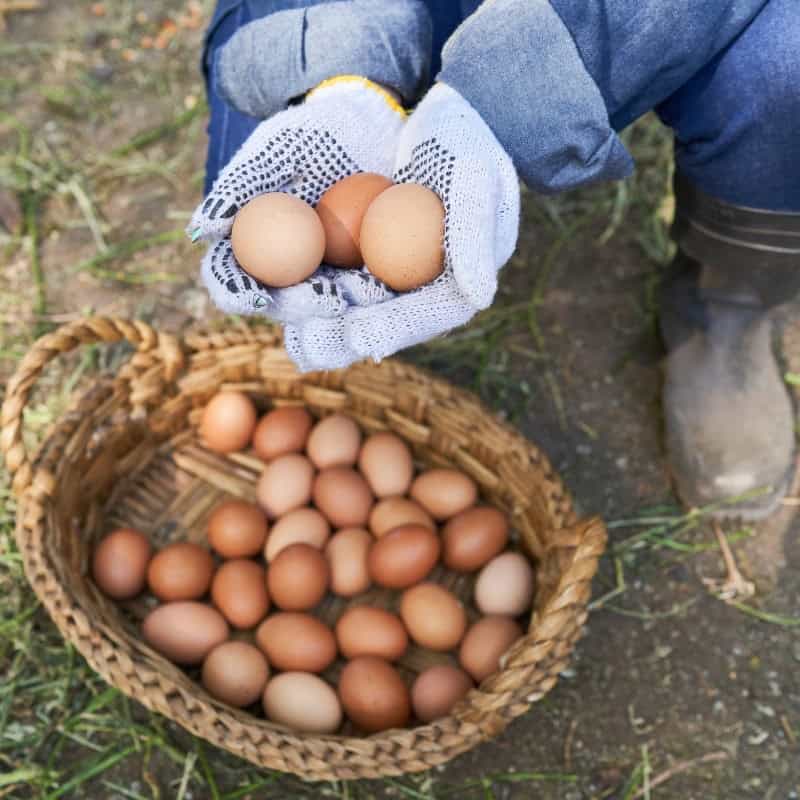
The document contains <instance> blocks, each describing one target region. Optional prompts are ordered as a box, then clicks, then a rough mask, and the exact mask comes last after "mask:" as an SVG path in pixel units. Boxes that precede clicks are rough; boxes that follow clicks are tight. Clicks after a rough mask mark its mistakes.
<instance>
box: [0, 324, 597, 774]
mask: <svg viewBox="0 0 800 800" xmlns="http://www.w3.org/2000/svg"><path fill="white" fill-rule="evenodd" d="M122 340H127V341H128V342H130V343H131V344H132V345H134V347H135V348H136V351H135V353H134V355H133V356H132V357H131V358H130V359H129V360H128V361H127V362H126V363H125V364H124V366H123V367H122V368H121V369H120V370H119V371H118V373H117V375H116V376H114V377H111V378H105V379H101V380H99V381H98V382H97V383H95V384H94V385H93V386H92V387H91V388H90V389H89V390H88V391H86V392H84V393H83V394H81V395H79V396H78V397H76V398H75V399H74V400H73V402H72V404H71V406H70V408H69V409H68V410H67V411H66V412H65V413H64V414H63V415H62V417H61V418H60V419H59V420H58V421H57V423H56V424H55V426H54V427H53V429H52V430H51V431H50V432H49V434H48V436H47V437H46V439H45V441H44V443H43V445H42V446H41V447H40V449H39V451H38V453H37V454H36V455H35V457H34V458H32V459H29V458H28V455H27V453H26V450H25V447H24V444H23V440H22V418H23V412H24V409H25V406H26V403H27V400H28V396H29V394H30V390H31V388H32V386H33V384H34V383H35V381H36V379H37V378H38V376H39V374H40V373H41V371H42V369H43V368H44V367H45V365H46V364H47V363H48V362H50V361H51V360H53V359H54V358H56V357H57V356H58V355H59V354H61V353H65V352H67V351H70V350H72V349H75V348H76V347H78V346H81V345H84V344H90V343H94V342H107V343H111V342H118V341H122ZM220 388H231V389H234V388H235V389H239V390H242V391H246V392H248V393H249V394H250V395H251V396H252V397H253V398H254V399H255V400H256V401H257V402H259V403H261V405H262V406H266V405H267V404H269V405H281V404H287V403H294V404H297V403H302V404H304V405H306V406H307V407H308V408H309V409H310V410H311V411H312V412H313V413H315V414H316V415H318V416H322V415H324V414H327V413H331V412H334V411H342V412H345V413H347V414H349V415H350V416H352V417H353V418H354V419H355V420H356V421H357V422H358V423H359V424H360V425H361V427H362V428H363V429H364V430H365V431H366V432H368V433H371V432H374V431H378V430H392V431H394V432H395V433H397V434H398V435H400V436H401V437H403V438H404V439H405V440H406V441H407V442H408V443H409V444H410V445H411V446H412V449H413V451H414V455H415V458H416V459H417V460H418V461H419V462H420V463H423V464H426V465H428V466H453V467H456V468H458V469H461V470H463V471H465V472H466V473H468V474H469V475H471V476H472V477H473V478H474V479H475V480H476V482H477V483H478V484H479V486H480V487H481V491H482V494H483V496H484V498H485V499H486V500H487V501H488V502H489V503H492V504H494V505H496V506H498V507H499V508H501V509H503V510H505V511H506V512H507V513H508V514H509V517H510V519H511V523H512V526H513V527H514V529H515V530H516V531H517V533H518V534H519V539H520V541H519V543H518V544H519V545H520V546H521V547H522V549H524V550H525V551H526V552H527V553H528V554H529V555H530V557H531V558H532V559H533V561H534V562H535V564H536V568H537V586H538V588H537V594H536V598H535V603H534V610H533V612H532V615H531V618H530V623H529V626H528V630H527V632H526V635H525V636H524V637H523V638H521V639H520V640H519V641H517V642H516V643H515V645H514V646H513V647H512V649H511V650H510V651H509V653H508V654H507V656H506V657H505V659H504V663H503V666H502V668H501V669H500V670H499V671H498V672H496V673H495V674H494V675H492V676H490V677H489V678H487V679H486V680H485V681H484V682H483V683H482V684H481V685H480V687H478V688H476V689H473V690H472V691H470V692H469V694H468V695H467V696H466V697H465V698H464V699H463V700H462V701H461V702H460V703H459V704H458V705H457V706H456V707H455V708H454V709H453V711H452V713H451V714H450V715H449V716H448V717H445V718H443V719H440V720H437V721H436V722H434V723H432V724H428V725H424V726H420V727H416V728H412V729H408V730H392V731H385V732H383V733H379V734H375V735H372V736H369V737H367V738H362V737H358V736H355V735H349V736H348V735H339V736H317V735H314V736H312V735H305V734H297V733H292V732H290V731H287V730H286V729H284V728H281V727H280V726H277V725H274V724H272V723H270V722H268V721H266V720H263V719H259V718H256V717H254V716H253V715H251V714H249V713H247V712H245V711H238V710H235V709H232V708H230V707H228V706H226V705H224V704H222V703H220V702H218V701H216V700H214V699H213V698H212V697H211V696H210V695H208V694H207V693H206V692H205V691H204V690H203V689H202V687H200V686H199V684H198V683H196V682H195V681H193V680H192V679H191V678H190V677H189V676H188V675H187V674H186V673H185V672H183V671H182V670H180V669H179V668H177V667H175V666H174V665H172V664H171V663H169V662H168V661H166V659H164V658H163V657H161V656H159V655H158V654H157V653H155V652H154V651H153V650H151V649H150V648H149V647H148V646H147V645H145V644H144V643H143V642H142V641H141V640H140V638H139V635H138V625H137V621H136V620H137V619H138V618H141V616H142V615H143V614H144V613H145V611H146V609H145V608H144V607H143V606H142V605H141V602H140V601H137V602H134V603H131V604H129V605H126V607H125V608H122V607H121V606H120V605H118V604H116V603H114V602H112V601H110V600H109V599H107V598H106V597H104V596H103V595H102V594H101V593H100V592H99V591H98V590H97V589H96V588H95V586H94V584H93V583H92V582H91V580H89V578H88V577H87V575H88V564H89V559H90V554H91V550H92V547H93V545H94V543H95V542H96V541H97V539H98V538H99V537H100V536H101V535H102V534H103V533H105V532H107V531H108V530H109V529H110V528H111V527H113V526H117V525H123V524H126V525H132V526H136V527H141V528H142V529H143V530H145V531H148V532H151V533H153V536H154V538H155V539H156V541H157V543H158V544H163V543H164V542H165V541H166V540H168V539H171V538H175V539H179V538H190V539H191V538H193V537H194V538H195V540H198V541H199V540H202V536H203V530H204V527H203V525H202V522H203V520H204V519H205V518H206V517H207V515H208V513H209V512H210V510H211V509H212V508H213V506H214V505H215V504H216V503H217V502H219V500H221V499H222V498H223V497H225V496H229V495H236V496H239V497H244V498H246V499H252V498H253V496H254V486H253V483H254V480H255V477H256V476H257V474H258V470H259V468H260V466H261V462H259V461H258V460H257V459H255V458H253V457H252V456H250V455H248V454H234V455H231V456H227V457H221V456H219V455H216V454H212V453H210V452H208V451H206V450H205V449H204V448H203V447H202V446H201V445H200V443H199V439H198V437H197V431H196V426H197V422H198V420H199V414H200V411H201V409H202V407H203V406H204V404H205V403H206V402H207V401H208V399H209V398H210V397H211V396H212V395H213V394H214V393H215V392H217V391H218V390H219V389H220ZM0 446H2V449H3V452H4V453H5V458H6V464H7V466H8V468H9V471H10V472H11V473H12V475H13V476H14V484H13V485H14V491H15V493H16V494H17V496H18V498H19V510H18V519H17V527H16V539H17V543H18V546H19V549H20V552H21V553H22V556H23V559H24V565H25V571H26V575H27V577H28V580H29V581H30V583H31V585H32V586H33V589H34V591H35V592H36V594H37V595H38V597H39V598H40V600H41V601H42V603H43V604H44V606H45V607H46V608H47V610H48V612H49V614H50V616H51V617H52V618H53V620H54V621H55V623H56V625H57V626H58V628H59V629H60V631H61V632H62V634H63V635H64V637H65V638H66V639H67V640H68V641H70V642H72V643H73V644H74V645H75V647H76V648H77V649H78V650H79V651H80V652H81V653H82V654H83V656H84V657H85V658H86V659H87V661H88V662H89V663H90V664H91V665H92V667H93V668H94V669H95V670H97V672H99V673H100V674H101V675H102V676H103V677H104V678H105V679H106V680H107V681H108V682H109V683H111V684H112V685H114V686H116V687H117V688H119V689H120V690H121V691H123V692H124V693H125V694H127V695H129V696H131V697H133V698H135V699H136V700H138V701H139V702H140V703H142V704H144V705H145V706H147V707H148V708H150V709H153V710H155V711H158V712H160V713H162V714H164V715H165V716H167V717H169V718H171V719H173V720H175V721H176V722H178V723H179V724H181V725H182V726H183V727H185V728H186V729H188V730H189V731H191V732H192V733H195V734H197V735H198V736H201V737H203V738H205V739H207V740H208V741H210V742H212V743H213V744H215V745H217V746H219V747H222V748H225V749H227V750H229V751H231V752H233V753H235V754H237V755H239V756H241V757H242V758H245V759H247V760H249V761H251V762H253V763H254V764H257V765H260V766H264V767H270V768H273V769H278V770H282V771H285V772H292V773H295V774H297V775H299V776H301V777H303V778H306V779H312V780H320V779H352V778H375V777H380V776H388V775H399V774H402V773H406V772H415V771H421V770H425V769H428V768H430V767H432V766H434V765H437V764H441V763H444V762H445V761H448V760H449V759H451V758H453V757H454V756H456V755H458V754H459V753H462V752H464V751H465V750H468V749H469V748H471V747H474V746H475V745H476V744H478V743H479V742H481V741H484V740H486V739H488V738H490V737H492V736H495V735H496V734H498V733H499V732H500V731H502V730H503V729H504V728H505V727H506V725H508V723H509V722H510V721H511V720H512V719H514V718H515V717H517V716H519V715H520V714H523V713H524V712H525V711H527V710H528V708H529V707H530V705H531V704H532V703H534V702H536V701H537V700H539V699H540V698H541V697H543V696H544V695H545V694H546V693H547V692H548V691H549V690H550V689H551V688H552V687H553V685H554V684H555V683H556V680H557V677H558V675H559V673H560V672H561V671H563V670H564V668H565V667H566V666H567V664H568V661H569V656H570V653H571V651H572V649H573V647H574V644H575V642H576V641H577V639H578V637H579V636H580V632H581V629H582V626H583V623H584V622H585V619H586V615H587V603H588V600H589V596H590V582H591V579H592V576H593V575H594V573H595V571H596V569H597V562H598V559H599V557H600V555H601V554H602V552H603V550H604V548H605V543H606V533H605V529H604V526H603V524H602V522H601V521H600V520H598V519H588V520H578V519H577V518H576V516H575V513H574V511H573V509H572V505H571V502H570V499H569V497H568V495H567V493H566V491H565V489H564V487H563V486H562V483H561V481H560V479H559V478H558V477H557V475H555V473H554V472H553V470H552V468H551V467H550V464H549V463H548V461H547V458H546V457H545V456H544V455H543V454H542V453H541V452H540V451H539V450H538V449H537V448H536V447H535V446H534V445H533V444H531V443H530V442H528V441H527V440H526V439H524V438H523V437H522V436H520V435H519V434H518V433H516V432H515V431H513V430H512V429H511V428H509V427H508V426H506V425H505V424H503V423H502V422H500V421H498V420H497V419H496V418H495V417H493V416H492V415H490V414H489V413H488V412H487V411H486V410H485V409H484V408H483V407H482V406H481V405H480V404H479V403H478V402H477V401H476V399H475V398H474V397H472V396H471V395H469V394H468V393H466V392H464V391H462V390H459V389H457V388H454V387H453V386H451V385H449V384H447V383H445V382H443V381H441V380H438V379H436V378H434V377H432V376H430V375H429V374H428V373H426V372H424V371H421V370H419V369H417V368H415V367H413V366H410V365H408V364H404V363H402V362H399V361H394V360H391V359H390V360H387V361H384V362H383V363H382V364H380V365H374V364H360V365H356V366H354V367H351V368H350V369H348V370H343V371H338V372H332V373H324V374H322V373H320V374H311V375H300V374H298V373H297V372H296V371H295V370H294V367H293V366H292V364H291V362H290V361H289V360H288V359H287V357H286V355H285V353H284V351H283V349H282V347H281V343H280V338H279V336H278V334H277V333H276V332H275V331H274V330H272V329H270V328H264V327H258V328H248V327H244V326H242V327H237V326H234V327H230V328H228V329H226V330H225V331H224V332H222V333H213V332H203V333H196V334H193V335H187V336H186V337H185V338H184V339H183V340H178V339H176V338H175V337H173V336H171V335H168V334H164V333H160V332H157V331H155V330H154V329H152V328H151V327H149V326H147V325H145V324H144V323H140V322H129V321H125V320H119V319H107V318H94V319H86V320H81V321H78V322H75V323H70V324H68V325H66V326H64V327H62V328H60V329H58V330H57V331H55V332H54V333H51V334H49V335H47V336H45V337H43V338H42V339H40V340H39V341H38V342H37V343H36V344H35V345H34V347H33V348H32V350H31V351H30V352H29V353H28V355H27V356H26V357H25V358H24V359H23V361H22V362H21V364H20V366H19V368H18V370H17V373H16V374H15V375H14V377H13V378H12V380H11V381H10V382H9V384H8V387H7V391H6V399H5V403H4V406H3V415H2V434H0ZM439 578H440V579H442V580H443V582H445V584H446V585H448V587H449V588H451V589H452V590H453V591H455V592H456V593H457V594H459V595H460V596H461V597H462V599H465V600H466V599H468V598H469V593H470V591H471V585H472V583H471V580H472V579H471V578H460V579H452V578H448V577H447V576H446V575H440V576H439ZM432 579H437V573H434V574H433V576H432ZM374 601H375V603H376V604H378V605H380V604H385V598H383V597H381V596H380V593H378V594H377V595H376V597H375V598H374ZM326 602H327V603H328V605H327V607H326V608H324V609H322V611H321V612H320V613H321V615H322V616H324V617H325V618H327V619H330V618H335V617H336V616H338V614H339V613H341V611H342V610H343V608H344V606H343V605H342V601H336V600H329V601H326ZM337 602H338V605H337ZM413 661H414V656H413V653H412V656H411V658H410V661H409V663H406V664H405V668H407V669H411V670H412V671H413V670H414V669H415V664H414V663H413ZM421 666H422V665H419V667H420V668H421Z"/></svg>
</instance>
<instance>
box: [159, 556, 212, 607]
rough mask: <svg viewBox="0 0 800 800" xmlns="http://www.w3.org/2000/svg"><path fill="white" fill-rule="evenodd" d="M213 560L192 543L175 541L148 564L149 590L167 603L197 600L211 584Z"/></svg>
mask: <svg viewBox="0 0 800 800" xmlns="http://www.w3.org/2000/svg"><path fill="white" fill-rule="evenodd" d="M213 573H214V559H213V558H212V557H211V553H209V552H208V550H206V549H205V547H200V545H199V544H194V543H193V542H174V543H173V544H170V545H167V546H166V547H165V548H164V549H163V550H159V551H158V552H157V553H156V554H155V555H154V556H153V558H152V560H151V561H150V564H149V565H148V567H147V585H148V586H149V587H150V591H151V592H152V593H153V594H154V595H155V596H156V597H157V598H158V599H159V600H163V601H164V602H165V603H166V602H174V601H176V600H197V599H198V598H200V597H202V596H203V595H204V594H205V593H206V592H207V591H208V587H209V586H210V585H211V576H212V574H213Z"/></svg>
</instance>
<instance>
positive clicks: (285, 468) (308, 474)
mask: <svg viewBox="0 0 800 800" xmlns="http://www.w3.org/2000/svg"><path fill="white" fill-rule="evenodd" d="M313 482H314V467H313V465H312V464H311V462H310V461H309V460H308V459H307V458H306V457H305V456H303V455H300V454H299V453H288V454H287V455H285V456H278V458H276V459H275V460H274V461H271V462H270V463H269V464H267V466H266V467H264V471H263V472H262V473H261V477H260V478H259V479H258V483H257V484H256V497H257V499H258V504H259V505H260V506H261V508H263V509H264V511H265V512H266V513H267V516H268V517H269V518H270V519H276V518H277V517H282V516H283V515H284V514H286V513H288V512H289V511H292V510H293V509H295V508H300V506H304V505H307V504H308V501H309V500H310V499H311V486H312V484H313Z"/></svg>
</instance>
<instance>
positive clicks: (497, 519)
mask: <svg viewBox="0 0 800 800" xmlns="http://www.w3.org/2000/svg"><path fill="white" fill-rule="evenodd" d="M507 543H508V520H507V519H506V515H505V514H504V513H503V512H502V511H500V510H498V509H496V508H492V507H491V506H477V507H476V508H470V509H468V510H467V511H462V512H461V513H460V514H458V515H457V516H455V517H453V518H452V519H450V520H449V521H448V523H447V524H446V525H445V526H444V530H443V531H442V544H443V550H444V552H443V561H444V563H445V564H447V566H448V567H450V569H455V570H458V571H459V572H472V571H473V570H476V569H479V568H480V567H482V566H483V565H484V564H486V563H487V562H488V561H491V560H492V559H493V558H494V557H495V556H496V555H497V554H498V553H500V552H501V551H502V550H503V548H504V547H505V546H506V544H507Z"/></svg>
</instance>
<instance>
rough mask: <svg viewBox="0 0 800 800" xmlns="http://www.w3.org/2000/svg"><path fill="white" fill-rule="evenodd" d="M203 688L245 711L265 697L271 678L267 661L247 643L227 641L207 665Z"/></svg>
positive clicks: (212, 653)
mask: <svg viewBox="0 0 800 800" xmlns="http://www.w3.org/2000/svg"><path fill="white" fill-rule="evenodd" d="M202 678H203V686H205V687H206V689H207V690H208V693H209V694H211V695H213V696H214V697H216V698H217V700H222V702H223V703H227V704H228V705H229V706H235V707H236V708H244V707H245V706H249V705H251V704H252V703H255V702H256V700H258V699H259V698H260V697H261V694H262V692H263V691H264V687H265V686H266V685H267V679H268V678H269V665H268V664H267V659H266V658H264V655H263V654H262V653H261V651H260V650H259V649H258V648H257V647H253V645H252V644H248V643H247V642H223V643H222V644H220V645H217V647H215V648H214V649H213V650H212V651H211V652H210V653H209V654H208V655H207V656H206V660H205V661H204V662H203V675H202Z"/></svg>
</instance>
